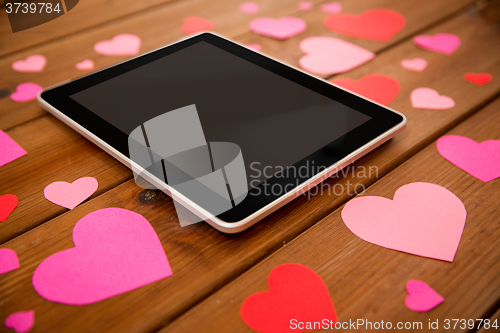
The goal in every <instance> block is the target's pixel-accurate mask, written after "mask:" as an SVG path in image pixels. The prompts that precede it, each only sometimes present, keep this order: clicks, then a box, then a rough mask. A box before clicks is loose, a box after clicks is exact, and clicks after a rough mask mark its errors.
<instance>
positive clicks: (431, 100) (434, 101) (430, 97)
mask: <svg viewBox="0 0 500 333" xmlns="http://www.w3.org/2000/svg"><path fill="white" fill-rule="evenodd" d="M410 99H411V104H412V105H413V107H414V108H416V109H431V110H447V109H450V108H452V107H454V106H455V101H454V100H453V99H452V98H451V97H448V96H444V95H439V93H438V92H437V91H436V90H434V89H431V88H417V89H414V90H413V91H412V92H411V95H410Z"/></svg>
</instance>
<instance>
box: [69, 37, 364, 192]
mask: <svg viewBox="0 0 500 333" xmlns="http://www.w3.org/2000/svg"><path fill="white" fill-rule="evenodd" d="M70 97H71V98H72V99H73V100H75V101H76V102H78V103H79V104H81V105H83V106H84V107H85V108H87V109H88V110H90V111H92V112H93V113H95V114H96V115H97V116H99V117H101V118H102V119H104V120H106V121H107V122H108V123H110V124H111V125H113V126H114V127H116V128H118V129H119V130H120V131H122V132H124V133H125V134H127V135H129V134H130V133H131V132H132V131H133V130H134V129H135V128H137V127H138V126H140V125H141V124H143V123H145V122H147V121H148V120H150V119H152V118H154V117H156V116H159V115H162V114H164V113H165V112H168V111H171V110H176V109H179V108H182V107H185V106H187V105H192V104H194V105H196V109H197V111H198V115H199V118H200V121H201V125H202V128H203V132H204V135H205V138H206V141H207V142H217V141H222V142H231V143H235V144H237V145H238V146H239V147H240V148H241V152H242V154H243V159H244V162H245V166H246V172H247V176H248V185H249V188H253V187H255V186H257V185H259V184H260V183H261V182H263V181H265V180H266V179H268V178H270V177H273V175H274V174H276V173H277V172H279V171H282V170H283V168H286V167H289V166H292V165H294V164H295V163H296V162H297V161H300V160H302V159H303V158H305V157H307V156H308V155H309V154H311V153H312V152H315V151H317V150H319V149H321V148H322V147H325V146H326V145H328V144H329V143H331V142H332V141H334V140H336V139H337V138H340V137H341V136H343V135H344V134H346V133H348V132H349V131H351V130H353V129H354V128H356V127H358V126H360V125H361V124H363V123H365V122H367V121H368V120H370V119H371V117H370V116H368V115H365V114H363V113H361V112H358V111H356V110H354V109H352V108H350V107H347V106H346V105H344V104H341V103H339V102H336V101H334V100H332V99H331V98H328V97H326V96H324V95H322V94H320V93H317V92H315V91H313V90H311V89H309V88H306V87H304V86H302V85H300V84H298V83H295V82H293V81H290V80H288V79H286V78H284V77H282V76H280V75H278V74H275V73H273V72H271V71H269V70H267V69H265V68H262V67H260V66H258V65H255V64H254V63H252V62H249V61H247V60H245V59H243V58H241V57H239V56H237V55H234V54H232V53H229V52H227V51H225V50H223V49H221V48H218V47H216V46H214V45H212V44H209V43H207V42H205V41H201V42H198V43H196V44H194V45H190V46H188V47H186V48H184V49H182V50H180V51H178V52H175V53H172V54H169V55H167V56H164V57H162V58H160V59H158V60H155V61H152V62H150V63H148V64H145V65H143V66H141V67H138V68H135V69H133V70H131V71H128V72H126V73H123V74H120V75H118V76H116V77H113V78H112V79H109V80H107V81H104V82H101V83H99V84H97V85H94V86H92V87H90V88H87V89H85V90H82V91H80V92H78V93H76V94H72V95H71V96H70Z"/></svg>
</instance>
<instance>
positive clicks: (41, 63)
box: [12, 54, 47, 72]
mask: <svg viewBox="0 0 500 333" xmlns="http://www.w3.org/2000/svg"><path fill="white" fill-rule="evenodd" d="M45 65H47V58H45V57H44V56H43V55H41V54H34V55H31V56H29V57H27V58H26V59H24V60H18V61H14V62H13V63H12V69H13V70H15V71H18V72H41V71H43V69H44V68H45Z"/></svg>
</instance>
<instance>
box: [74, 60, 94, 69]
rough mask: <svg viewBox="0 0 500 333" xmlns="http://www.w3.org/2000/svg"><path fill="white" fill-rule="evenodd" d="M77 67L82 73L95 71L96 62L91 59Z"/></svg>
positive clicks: (77, 64) (78, 64)
mask: <svg viewBox="0 0 500 333" xmlns="http://www.w3.org/2000/svg"><path fill="white" fill-rule="evenodd" d="M75 67H76V69H79V70H81V71H86V70H90V69H94V62H93V61H92V60H90V59H85V60H83V61H80V62H78V63H76V65H75Z"/></svg>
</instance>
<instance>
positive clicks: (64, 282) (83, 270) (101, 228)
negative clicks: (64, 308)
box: [33, 208, 172, 305]
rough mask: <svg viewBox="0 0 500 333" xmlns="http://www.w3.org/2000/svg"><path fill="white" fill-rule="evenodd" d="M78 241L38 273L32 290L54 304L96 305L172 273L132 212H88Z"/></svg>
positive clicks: (156, 241) (155, 240)
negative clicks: (95, 303)
mask: <svg viewBox="0 0 500 333" xmlns="http://www.w3.org/2000/svg"><path fill="white" fill-rule="evenodd" d="M73 242H74V243H75V247H74V248H71V249H68V250H64V251H61V252H58V253H56V254H53V255H52V256H50V257H48V258H47V259H45V260H44V261H42V263H41V264H40V265H39V266H38V267H37V268H36V269H35V272H34V273H33V287H34V288H35V290H36V292H37V293H38V294H39V295H40V296H42V297H43V298H45V299H47V300H49V301H53V302H58V303H64V304H72V305H84V304H91V303H94V302H98V301H101V300H104V299H107V298H110V297H113V296H116V295H119V294H122V293H125V292H128V291H131V290H134V289H136V288H139V287H142V286H145V285H147V284H149V283H152V282H155V281H158V280H160V279H163V278H166V277H168V276H171V275H172V270H171V268H170V265H169V263H168V260H167V256H166V255H165V251H164V250H163V247H162V245H161V243H160V240H159V239H158V236H157V235H156V233H155V231H154V229H153V228H152V227H151V225H150V224H149V222H148V221H147V220H146V219H145V218H144V217H143V216H141V215H139V214H137V213H134V212H131V211H129V210H126V209H121V208H106V209H101V210H97V211H95V212H92V213H90V214H87V215H86V216H84V217H83V218H82V219H80V220H79V221H78V222H77V223H76V225H75V227H74V229H73Z"/></svg>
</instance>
